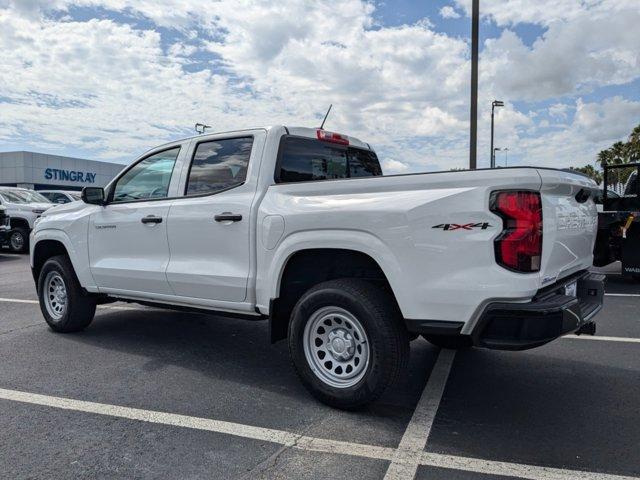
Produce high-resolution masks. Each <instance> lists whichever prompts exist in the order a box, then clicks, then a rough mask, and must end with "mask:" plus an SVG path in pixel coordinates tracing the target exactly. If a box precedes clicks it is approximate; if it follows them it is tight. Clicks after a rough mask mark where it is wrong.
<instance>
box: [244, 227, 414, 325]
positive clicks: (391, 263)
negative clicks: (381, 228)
mask: <svg viewBox="0 0 640 480" xmlns="http://www.w3.org/2000/svg"><path fill="white" fill-rule="evenodd" d="M332 248H334V249H341V250H353V251H356V252H360V253H364V254H365V255H368V256H369V257H371V258H372V259H373V260H374V261H375V262H376V263H377V264H378V266H380V268H381V269H382V271H383V273H384V274H385V276H386V277H387V280H388V282H389V285H390V286H391V289H392V290H393V293H394V295H395V296H396V299H397V301H398V304H399V306H400V310H402V303H403V302H402V300H403V299H402V293H403V292H402V290H401V289H400V288H399V285H400V278H401V269H400V266H399V264H398V262H397V260H396V258H395V255H394V254H393V253H392V251H391V250H390V249H389V247H388V246H387V245H386V244H384V243H383V242H382V241H381V240H380V239H379V238H377V237H376V236H374V235H372V234H370V233H367V232H363V231H357V230H313V231H304V232H297V233H294V234H292V235H289V236H288V237H286V238H285V239H284V240H283V241H281V242H280V243H279V245H278V247H277V248H276V249H275V250H273V251H263V252H261V253H262V256H263V260H264V261H263V262H259V264H258V278H257V282H256V285H257V289H256V300H257V307H258V309H259V310H260V312H261V313H265V314H266V313H268V311H269V302H270V300H271V299H274V298H278V297H279V296H280V283H281V280H282V275H283V273H284V269H285V267H286V265H287V262H288V260H289V259H290V258H291V257H292V256H293V255H294V254H295V253H297V252H299V251H301V250H310V249H332ZM261 264H262V267H261Z"/></svg>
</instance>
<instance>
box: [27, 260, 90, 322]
mask: <svg viewBox="0 0 640 480" xmlns="http://www.w3.org/2000/svg"><path fill="white" fill-rule="evenodd" d="M38 299H39V300H40V310H41V311H42V315H44V319H45V320H46V322H47V324H48V325H49V327H51V329H52V330H54V331H56V332H61V333H67V332H77V331H79V330H82V329H84V328H86V327H87V326H88V325H89V324H90V323H91V321H92V320H93V316H94V315H95V312H96V302H95V301H94V300H93V299H92V298H90V297H87V296H86V295H85V294H84V293H83V291H82V287H81V286H80V283H79V282H78V279H77V277H76V274H75V272H74V271H73V266H72V265H71V262H70V261H69V259H68V258H67V257H66V256H65V255H58V256H56V257H53V258H50V259H49V260H47V261H46V262H45V264H44V265H43V267H42V270H40V276H39V277H38Z"/></svg>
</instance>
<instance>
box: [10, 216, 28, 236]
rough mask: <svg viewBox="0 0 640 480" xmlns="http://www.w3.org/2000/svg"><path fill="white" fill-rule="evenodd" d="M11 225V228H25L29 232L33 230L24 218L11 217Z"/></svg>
mask: <svg viewBox="0 0 640 480" xmlns="http://www.w3.org/2000/svg"><path fill="white" fill-rule="evenodd" d="M9 225H11V228H24V229H25V230H26V231H27V232H29V231H30V230H31V227H30V226H29V222H28V221H27V220H26V219H24V218H19V217H10V218H9Z"/></svg>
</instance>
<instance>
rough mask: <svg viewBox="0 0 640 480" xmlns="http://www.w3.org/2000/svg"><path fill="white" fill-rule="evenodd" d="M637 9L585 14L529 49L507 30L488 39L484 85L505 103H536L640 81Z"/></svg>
mask: <svg viewBox="0 0 640 480" xmlns="http://www.w3.org/2000/svg"><path fill="white" fill-rule="evenodd" d="M638 24H640V9H638V8H634V9H629V10H628V11H625V13H624V14H623V15H616V16H614V15H610V14H606V15H605V14H602V13H594V14H585V15H582V16H579V17H578V18H575V19H574V20H573V21H571V22H570V23H567V24H564V23H554V24H553V25H551V26H550V27H549V28H548V30H547V31H546V32H545V33H544V35H543V36H542V37H540V38H538V39H537V40H536V41H535V42H534V43H533V45H532V46H531V47H529V46H527V45H525V44H524V43H523V41H522V40H521V39H520V38H519V37H518V36H517V35H516V33H515V32H513V31H511V30H504V31H503V32H502V34H501V35H500V36H499V37H498V38H495V39H488V40H487V41H486V43H485V49H484V51H483V53H482V71H483V74H484V75H485V80H487V78H488V79H489V80H488V81H489V82H491V83H493V84H494V87H493V88H492V89H493V90H494V91H499V92H503V93H502V94H503V95H505V96H508V97H510V98H517V99H523V100H541V99H549V98H558V97H561V96H564V95H575V94H584V93H587V92H590V91H593V90H594V89H596V88H598V87H602V86H607V85H621V84H625V83H628V82H631V81H633V80H635V79H637V78H640V54H639V53H638V52H640V35H637V33H636V29H635V28H636V27H635V26H636V25H638Z"/></svg>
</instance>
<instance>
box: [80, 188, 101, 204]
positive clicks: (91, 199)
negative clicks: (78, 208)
mask: <svg viewBox="0 0 640 480" xmlns="http://www.w3.org/2000/svg"><path fill="white" fill-rule="evenodd" d="M82 201H83V202H84V203H89V204H91V205H104V204H105V198H104V188H102V187H84V188H83V189H82Z"/></svg>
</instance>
